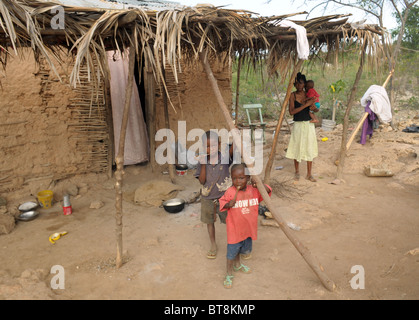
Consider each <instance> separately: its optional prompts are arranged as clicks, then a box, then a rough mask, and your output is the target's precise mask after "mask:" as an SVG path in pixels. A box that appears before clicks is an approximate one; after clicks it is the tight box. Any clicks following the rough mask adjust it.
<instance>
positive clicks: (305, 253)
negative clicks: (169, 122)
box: [199, 52, 336, 291]
mask: <svg viewBox="0 0 419 320" xmlns="http://www.w3.org/2000/svg"><path fill="white" fill-rule="evenodd" d="M199 57H200V60H201V63H202V65H203V67H204V70H205V72H206V74H207V76H208V80H209V81H210V84H211V87H212V90H213V92H214V95H215V97H216V100H217V102H218V105H219V107H220V109H221V111H222V113H223V115H224V118H225V120H226V122H227V125H228V127H229V129H230V131H231V132H232V134H233V143H234V144H235V145H236V146H240V145H241V134H240V131H239V130H238V129H237V128H236V127H235V126H234V122H233V119H232V118H231V116H230V113H229V112H228V107H227V105H226V104H225V102H224V100H223V97H222V95H221V91H220V88H219V87H218V84H217V80H216V79H215V77H214V74H213V73H212V70H211V67H210V65H209V63H208V59H207V55H206V53H205V52H201V53H199ZM242 156H243V160H244V162H245V163H246V164H247V165H248V168H249V170H250V173H251V175H252V176H253V179H254V180H255V181H256V184H257V188H258V190H259V192H260V193H261V195H262V197H263V200H265V203H266V205H267V207H268V209H269V211H270V212H271V213H272V215H273V217H274V218H275V220H276V221H277V222H278V223H279V226H280V228H281V229H282V231H283V232H284V233H285V235H286V236H287V237H288V239H289V240H290V241H291V243H292V244H293V245H294V247H295V248H296V249H297V250H298V252H299V253H300V254H301V255H302V257H303V258H304V260H305V261H306V262H307V263H308V265H309V266H310V268H311V269H312V270H313V271H314V272H315V274H316V275H317V277H318V278H319V279H320V281H321V283H322V284H323V285H324V287H325V288H327V289H328V290H330V291H334V290H335V288H336V285H335V284H334V283H333V281H332V280H330V279H329V278H328V276H327V275H326V274H325V272H324V268H323V266H322V265H321V264H320V263H319V262H318V261H317V259H316V258H315V257H314V256H312V255H311V253H310V251H309V250H308V249H307V248H306V247H305V246H304V245H303V243H302V242H301V241H300V240H299V239H297V237H296V236H295V233H294V231H293V230H292V229H290V228H289V227H288V225H287V224H286V222H285V220H284V219H283V218H282V216H281V215H280V213H279V211H278V209H277V208H276V207H275V206H274V205H273V204H272V201H271V198H270V197H269V195H268V193H267V192H266V190H265V187H264V185H263V183H262V180H261V179H260V178H259V176H257V175H255V174H254V169H253V168H252V164H253V162H252V160H251V159H250V158H249V155H247V153H242Z"/></svg>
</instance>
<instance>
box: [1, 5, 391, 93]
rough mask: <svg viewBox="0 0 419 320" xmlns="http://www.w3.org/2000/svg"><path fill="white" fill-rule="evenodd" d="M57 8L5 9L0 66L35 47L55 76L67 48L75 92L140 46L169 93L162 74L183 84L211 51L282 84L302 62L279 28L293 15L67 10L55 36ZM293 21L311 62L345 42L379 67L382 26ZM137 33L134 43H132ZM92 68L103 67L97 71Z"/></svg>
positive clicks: (289, 33)
mask: <svg viewBox="0 0 419 320" xmlns="http://www.w3.org/2000/svg"><path fill="white" fill-rule="evenodd" d="M57 5H58V4H57V3H54V2H53V1H51V2H41V1H38V0H3V1H1V2H0V46H1V47H0V48H1V51H2V56H0V58H1V63H3V64H5V63H6V56H7V54H11V53H12V52H10V51H9V48H12V49H13V50H12V51H13V52H14V54H17V52H18V51H17V48H18V47H21V46H31V47H32V49H33V50H34V51H35V54H36V56H37V57H38V56H39V55H42V56H43V57H44V58H45V59H46V61H47V62H48V63H50V65H51V68H52V70H54V71H55V72H56V70H55V68H54V65H53V63H52V59H51V58H50V56H51V55H54V53H55V52H56V47H57V46H64V47H67V48H68V50H69V51H70V52H72V53H73V54H75V55H76V57H75V64H74V68H73V71H72V74H71V77H70V81H71V84H72V86H74V87H76V86H77V85H78V83H80V76H79V75H80V70H81V67H82V66H83V65H86V66H87V74H88V79H89V80H91V81H96V82H98V81H100V79H101V78H102V77H106V76H107V63H106V59H105V57H106V55H105V51H106V50H109V49H115V50H124V49H125V48H126V47H130V46H133V47H134V48H136V53H137V59H138V63H141V61H143V59H141V58H144V59H146V60H147V62H148V63H149V64H150V66H152V69H153V71H154V75H155V78H156V80H157V81H158V82H159V83H163V85H164V87H165V88H166V85H165V83H164V81H163V76H162V71H161V70H162V68H165V67H166V64H169V65H170V68H171V69H172V71H173V74H174V78H175V80H176V81H177V73H178V71H179V70H180V59H186V60H190V61H193V60H195V59H197V58H198V53H199V52H202V51H203V50H204V49H207V50H209V52H210V54H212V55H213V56H217V55H219V56H223V57H235V55H237V54H238V53H240V54H241V56H242V57H243V59H246V60H248V62H251V64H252V65H256V64H257V63H259V62H264V63H266V64H267V67H268V70H270V72H271V74H272V75H273V74H280V75H281V76H282V78H285V77H286V75H287V74H288V70H290V69H291V68H290V66H291V65H293V64H294V63H295V60H296V59H297V53H296V34H295V31H294V30H292V29H288V28H284V27H281V26H279V22H280V21H282V20H284V19H289V18H290V17H292V16H293V15H282V16H274V17H261V16H258V15H255V14H253V13H251V12H248V11H243V10H228V9H223V8H222V7H213V6H197V7H193V8H190V7H185V8H183V9H181V10H176V9H174V10H166V11H160V12H156V11H144V10H142V9H128V10H122V9H121V10H115V9H112V10H106V9H96V8H78V7H67V6H64V10H65V29H63V30H54V29H51V26H50V25H49V24H50V21H51V19H52V18H53V17H54V13H52V12H51V10H52V9H55V8H57ZM295 15H297V14H295ZM293 22H295V23H297V24H299V25H302V26H304V27H305V28H306V30H307V37H308V39H309V40H310V42H311V44H312V46H311V51H312V52H311V53H312V55H311V56H315V55H316V53H317V52H319V51H320V50H322V48H323V47H324V46H327V49H328V51H330V52H334V53H335V54H337V53H338V52H339V50H341V49H342V48H343V44H345V43H346V44H350V43H359V44H362V43H363V42H365V41H368V44H369V48H370V53H371V54H370V57H371V59H375V60H374V61H373V60H371V62H373V63H375V64H377V63H378V61H380V57H381V56H380V54H382V42H381V37H382V35H383V30H381V29H380V28H379V27H377V26H374V25H368V26H364V27H363V29H356V28H353V27H352V26H351V24H349V23H347V16H345V15H330V16H325V17H319V18H314V19H310V20H307V21H293ZM133 33H134V35H135V37H134V39H135V40H134V41H135V42H134V43H131V40H130V39H131V37H130V35H131V34H133ZM220 53H227V54H223V55H220ZM162 57H164V58H162ZM56 58H58V57H56ZM93 61H98V62H99V63H98V64H97V67H94V66H95V64H94V63H93ZM162 64H163V65H162ZM57 75H58V74H57ZM166 91H167V90H166Z"/></svg>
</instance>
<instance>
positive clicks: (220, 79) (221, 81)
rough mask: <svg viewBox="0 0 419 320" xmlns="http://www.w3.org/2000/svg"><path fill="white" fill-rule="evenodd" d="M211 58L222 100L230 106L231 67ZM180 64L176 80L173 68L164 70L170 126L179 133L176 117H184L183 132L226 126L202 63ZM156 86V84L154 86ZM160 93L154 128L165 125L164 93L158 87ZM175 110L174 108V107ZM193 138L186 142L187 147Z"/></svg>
mask: <svg viewBox="0 0 419 320" xmlns="http://www.w3.org/2000/svg"><path fill="white" fill-rule="evenodd" d="M221 61H222V60H220V61H217V60H212V61H211V68H212V71H213V73H214V76H215V78H216V79H217V83H218V85H219V88H220V90H221V94H222V96H223V98H224V102H225V103H226V105H227V106H228V108H231V105H232V94H231V74H232V73H231V68H230V66H228V64H225V63H223V62H221ZM197 62H198V63H194V64H186V63H183V64H182V72H179V73H178V79H179V81H178V84H176V82H175V78H174V76H173V72H171V71H170V70H168V71H166V78H167V83H168V84H167V86H168V91H169V95H170V100H171V102H172V104H173V107H172V106H171V104H170V102H168V110H169V119H170V129H171V130H172V131H173V132H174V133H175V135H176V137H178V121H186V132H189V131H190V130H191V129H195V128H199V129H202V130H204V131H207V130H210V129H222V128H225V129H227V130H228V127H227V123H226V121H225V119H224V116H223V114H222V112H221V110H220V107H219V106H218V103H217V101H216V99H215V96H214V93H213V91H212V88H211V84H210V82H209V81H208V78H207V74H206V73H205V71H204V69H203V67H202V65H201V64H200V63H199V60H198V61H197ZM157 88H158V86H157ZM157 91H158V95H159V97H158V98H157V99H156V118H157V120H156V121H157V124H156V128H157V130H159V129H162V128H166V124H165V117H164V103H163V97H162V94H161V92H160V91H159V89H157ZM174 109H175V110H176V112H175V111H174ZM193 143H194V142H193V141H192V142H188V145H187V147H189V146H190V145H191V144H193Z"/></svg>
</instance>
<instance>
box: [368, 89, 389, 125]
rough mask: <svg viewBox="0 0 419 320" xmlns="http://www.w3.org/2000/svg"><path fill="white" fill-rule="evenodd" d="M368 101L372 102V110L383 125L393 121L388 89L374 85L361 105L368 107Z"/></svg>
mask: <svg viewBox="0 0 419 320" xmlns="http://www.w3.org/2000/svg"><path fill="white" fill-rule="evenodd" d="M368 101H371V104H370V106H369V107H370V109H371V110H372V112H374V113H375V114H376V115H377V117H378V119H379V120H380V121H381V122H383V123H389V122H390V121H391V119H392V115H391V105H390V100H389V98H388V95H387V91H386V89H384V87H382V86H378V85H375V84H374V85H372V86H370V87H369V89H368V90H367V92H365V94H364V96H363V97H362V98H361V105H362V106H363V107H366V106H367V104H368Z"/></svg>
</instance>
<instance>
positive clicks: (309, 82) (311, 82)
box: [306, 80, 314, 86]
mask: <svg viewBox="0 0 419 320" xmlns="http://www.w3.org/2000/svg"><path fill="white" fill-rule="evenodd" d="M306 83H307V84H312V85H313V86H314V81H313V80H307V82H306Z"/></svg>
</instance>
